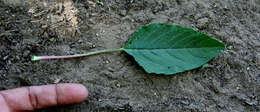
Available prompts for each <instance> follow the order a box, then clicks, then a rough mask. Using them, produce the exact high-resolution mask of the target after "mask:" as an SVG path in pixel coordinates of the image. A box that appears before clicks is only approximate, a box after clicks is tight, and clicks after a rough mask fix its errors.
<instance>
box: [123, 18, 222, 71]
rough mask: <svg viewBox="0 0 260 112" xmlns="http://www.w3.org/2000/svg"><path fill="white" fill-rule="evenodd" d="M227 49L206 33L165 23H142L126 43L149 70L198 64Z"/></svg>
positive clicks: (181, 68)
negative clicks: (143, 24) (145, 24)
mask: <svg viewBox="0 0 260 112" xmlns="http://www.w3.org/2000/svg"><path fill="white" fill-rule="evenodd" d="M223 50H225V45H224V44H223V43H221V42H219V41H217V40H216V39H213V38H211V37H210V36H208V35H206V34H203V33H200V32H197V31H194V30H193V29H190V28H184V27H181V26H178V25H169V24H164V23H153V24H149V25H147V26H143V27H141V28H140V29H139V30H137V31H136V32H135V33H134V34H133V36H132V37H131V38H130V40H129V41H128V43H127V44H126V45H125V46H124V51H125V52H127V53H128V54H130V55H132V56H133V57H134V58H135V60H136V61H137V62H138V64H139V65H141V66H142V67H143V68H144V69H145V71H146V72H148V73H156V74H166V75H170V74H175V73H179V72H184V71H187V70H191V69H194V68H198V67H200V66H202V65H203V64H205V63H207V62H208V61H209V60H211V59H212V58H213V57H215V56H216V55H218V54H219V53H220V52H221V51H223Z"/></svg>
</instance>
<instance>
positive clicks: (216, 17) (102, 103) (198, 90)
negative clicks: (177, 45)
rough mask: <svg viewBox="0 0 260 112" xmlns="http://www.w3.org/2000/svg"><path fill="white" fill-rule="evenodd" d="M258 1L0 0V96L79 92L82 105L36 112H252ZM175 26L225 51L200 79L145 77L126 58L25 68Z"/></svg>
mask: <svg viewBox="0 0 260 112" xmlns="http://www.w3.org/2000/svg"><path fill="white" fill-rule="evenodd" d="M259 18H260V1H259V0H25V1H24V0H0V52H1V53H0V90H6V89H11V88H16V87H21V86H31V85H44V84H53V83H68V82H73V83H81V84H84V85H85V86H86V87H87V88H88V89H89V92H90V93H89V95H90V96H89V98H88V100H86V101H85V102H83V103H81V104H76V105H68V106H61V107H53V108H47V109H43V110H39V112H88V111H94V112H102V111H104V112H107V111H108V112H109V111H115V112H116V111H118V112H146V111H151V112H158V111H161V112H166V111H171V112H259V111H260V30H259V29H260V19H259ZM153 22H164V23H170V24H178V25H182V26H186V27H190V28H193V29H195V30H198V31H201V32H204V33H206V34H208V35H211V36H213V37H215V38H216V39H218V40H220V41H222V42H224V43H225V44H226V46H227V50H226V51H224V52H223V53H221V54H220V55H218V56H217V57H216V58H214V59H213V60H212V61H210V62H209V63H208V64H209V65H210V66H209V67H207V68H205V69H203V70H202V71H199V70H198V69H196V70H191V71H188V72H184V73H179V74H176V75H173V76H164V75H156V74H147V73H146V72H145V71H144V70H143V69H142V68H141V67H140V66H138V64H137V63H136V62H135V61H134V60H133V58H132V57H131V56H129V55H127V54H126V53H124V52H115V53H108V54H102V55H96V56H90V57H85V58H79V59H69V60H50V61H37V62H32V61H31V60H30V59H31V57H32V56H34V55H65V54H76V53H83V52H88V51H94V50H99V49H106V48H119V47H122V46H123V45H124V44H125V43H126V42H127V40H128V39H129V38H130V36H131V35H132V34H133V33H134V32H135V31H136V30H137V29H138V28H139V27H140V26H143V25H146V24H149V23H153Z"/></svg>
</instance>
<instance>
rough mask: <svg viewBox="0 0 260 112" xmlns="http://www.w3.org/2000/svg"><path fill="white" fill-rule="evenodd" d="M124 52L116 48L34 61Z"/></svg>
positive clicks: (37, 57)
mask: <svg viewBox="0 0 260 112" xmlns="http://www.w3.org/2000/svg"><path fill="white" fill-rule="evenodd" d="M123 50H124V48H115V49H105V50H98V51H93V52H88V53H85V54H75V55H67V56H33V58H32V61H37V60H47V59H66V58H78V57H84V56H90V55H95V54H101V53H108V52H115V51H123Z"/></svg>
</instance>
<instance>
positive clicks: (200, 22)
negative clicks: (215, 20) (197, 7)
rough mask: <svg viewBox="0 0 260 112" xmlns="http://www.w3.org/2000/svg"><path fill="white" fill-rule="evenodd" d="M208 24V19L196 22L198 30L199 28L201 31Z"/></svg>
mask: <svg viewBox="0 0 260 112" xmlns="http://www.w3.org/2000/svg"><path fill="white" fill-rule="evenodd" d="M208 22H209V19H208V18H202V19H199V20H198V22H197V26H198V28H201V29H203V28H206V27H207V25H208Z"/></svg>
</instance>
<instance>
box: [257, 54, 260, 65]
mask: <svg viewBox="0 0 260 112" xmlns="http://www.w3.org/2000/svg"><path fill="white" fill-rule="evenodd" d="M256 64H257V65H259V66H260V54H257V55H256ZM259 68H260V67H259Z"/></svg>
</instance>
